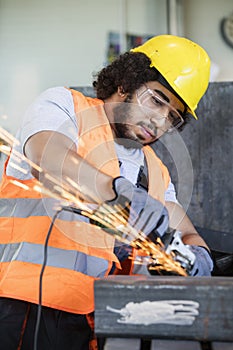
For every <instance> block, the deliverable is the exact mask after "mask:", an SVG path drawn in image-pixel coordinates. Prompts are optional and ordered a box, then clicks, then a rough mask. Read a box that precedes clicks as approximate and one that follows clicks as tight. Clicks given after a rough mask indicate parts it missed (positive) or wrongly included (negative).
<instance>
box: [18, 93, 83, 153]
mask: <svg viewBox="0 0 233 350" xmlns="http://www.w3.org/2000/svg"><path fill="white" fill-rule="evenodd" d="M40 131H57V132H59V133H62V134H63V135H65V136H67V137H69V138H70V139H71V140H72V141H74V142H75V143H76V144H77V135H78V131H77V121H76V116H75V112H74V105H73V99H72V95H71V93H70V91H69V90H68V89H66V88H64V87H55V88H50V89H47V90H46V91H44V92H43V93H42V94H41V95H40V96H39V97H38V98H37V99H36V100H35V102H33V103H32V104H31V105H30V106H29V108H28V109H27V111H26V114H25V117H24V120H23V124H22V127H21V130H20V143H21V146H22V148H24V146H25V143H26V141H27V140H28V139H29V138H30V137H31V136H32V135H34V134H36V133H38V132H40Z"/></svg>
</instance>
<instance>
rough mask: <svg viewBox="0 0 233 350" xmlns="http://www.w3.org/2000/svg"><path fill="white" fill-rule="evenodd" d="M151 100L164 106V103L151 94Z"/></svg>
mask: <svg viewBox="0 0 233 350" xmlns="http://www.w3.org/2000/svg"><path fill="white" fill-rule="evenodd" d="M151 100H152V102H153V103H154V104H155V105H157V106H162V105H163V103H162V102H161V101H160V100H159V99H158V98H157V97H155V96H151Z"/></svg>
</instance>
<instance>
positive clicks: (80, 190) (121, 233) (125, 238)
mask: <svg viewBox="0 0 233 350" xmlns="http://www.w3.org/2000/svg"><path fill="white" fill-rule="evenodd" d="M0 137H1V138H2V139H3V141H5V142H6V143H7V144H9V145H10V146H11V147H12V146H13V144H19V141H18V140H16V139H15V138H14V137H13V136H12V135H10V134H9V133H8V132H7V131H5V130H4V129H2V128H1V127H0ZM11 147H9V146H6V145H1V146H0V150H1V151H2V152H4V153H6V154H7V155H8V156H9V155H10V154H12V156H13V157H14V159H15V160H16V159H17V162H18V163H20V162H21V161H25V162H26V163H27V164H29V165H30V167H31V168H33V169H35V170H37V171H38V172H39V173H41V175H42V177H43V178H44V179H47V180H49V182H50V183H51V184H53V186H52V187H51V188H50V187H49V188H48V187H47V186H45V184H43V183H42V182H41V181H38V180H37V182H36V185H34V187H33V189H34V191H35V192H38V193H41V194H43V195H45V196H48V197H51V198H54V199H57V200H59V203H60V205H61V206H62V205H63V206H66V207H71V209H72V207H73V208H75V207H76V208H77V209H79V210H81V215H83V216H85V217H87V218H89V219H90V220H92V221H91V223H95V222H96V223H98V224H100V225H101V227H100V228H102V229H104V230H105V231H107V233H108V234H110V235H113V236H114V237H115V238H116V239H117V240H118V241H120V242H123V243H125V244H127V245H130V246H131V247H133V248H136V249H140V250H142V251H143V252H144V253H145V255H146V258H147V259H148V260H149V261H151V263H152V264H153V263H155V265H154V264H153V268H154V269H156V270H158V271H159V270H160V269H163V270H167V271H172V272H175V273H177V274H179V275H182V276H187V273H186V271H185V270H184V269H183V268H182V267H181V265H180V263H179V262H177V261H175V260H174V255H172V254H167V253H166V252H165V249H164V245H163V243H162V241H161V240H160V239H157V241H156V242H152V241H151V240H150V239H149V238H148V237H147V236H146V235H145V234H144V233H143V232H142V231H139V232H138V231H137V230H136V229H135V228H134V227H132V226H131V225H130V224H129V223H128V217H129V208H128V206H129V204H127V203H126V205H125V208H123V207H122V206H120V205H115V206H111V205H108V204H107V203H101V200H100V199H99V198H96V196H94V195H93V194H92V193H91V192H90V191H89V190H88V189H87V188H86V187H84V186H80V185H79V184H77V183H76V182H75V181H74V180H72V179H71V178H69V177H66V178H65V179H64V180H65V182H64V180H63V181H61V180H60V179H57V178H56V177H54V176H52V175H51V174H49V173H48V172H46V171H45V170H44V169H42V168H41V167H40V166H38V165H37V164H35V163H34V162H32V161H31V160H30V159H28V158H27V157H25V156H24V155H23V154H21V153H20V152H18V151H16V150H15V149H11ZM76 163H77V164H78V162H76ZM12 164H13V167H15V168H17V167H18V168H17V169H18V170H20V171H21V172H23V173H24V171H25V169H23V168H22V167H20V166H18V165H17V164H15V163H12ZM11 183H13V184H14V185H16V186H19V187H22V188H24V189H25V190H29V189H31V188H29V187H28V186H26V185H24V184H22V183H21V182H19V181H17V180H11ZM87 198H89V199H91V200H92V203H91V204H92V205H93V204H95V208H94V209H92V208H90V203H89V204H88V203H85V202H84V200H85V199H87ZM88 205H89V206H88Z"/></svg>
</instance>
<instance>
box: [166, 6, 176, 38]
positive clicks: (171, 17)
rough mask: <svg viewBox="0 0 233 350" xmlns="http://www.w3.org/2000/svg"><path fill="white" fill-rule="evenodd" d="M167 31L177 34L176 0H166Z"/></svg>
mask: <svg viewBox="0 0 233 350" xmlns="http://www.w3.org/2000/svg"><path fill="white" fill-rule="evenodd" d="M167 32H168V34H172V35H178V26H177V0H167Z"/></svg>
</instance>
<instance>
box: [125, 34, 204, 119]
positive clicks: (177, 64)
mask: <svg viewBox="0 0 233 350" xmlns="http://www.w3.org/2000/svg"><path fill="white" fill-rule="evenodd" d="M131 52H142V53H144V54H145V55H146V56H147V57H149V58H150V60H151V67H155V68H156V69H157V70H158V71H159V72H160V73H161V74H162V76H163V77H164V78H165V79H166V81H167V82H168V83H169V85H170V86H171V87H172V88H173V90H174V91H175V92H176V93H177V95H178V96H180V97H181V98H182V100H183V101H184V102H185V103H186V105H187V106H188V112H190V113H191V114H192V115H193V116H194V118H196V119H197V116H196V113H195V112H194V111H195V109H196V108H197V105H198V103H199V101H200V99H201V98H202V96H203V95H204V93H205V92H206V89H207V87H208V84H209V75H210V58H209V56H208V54H207V53H206V51H205V50H204V49H203V48H202V47H200V46H199V45H198V44H196V43H194V42H193V41H191V40H189V39H186V38H183V37H178V36H174V35H159V36H155V37H153V38H151V39H149V40H148V41H146V42H145V43H144V44H143V45H141V46H138V47H136V48H134V49H132V50H131Z"/></svg>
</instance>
